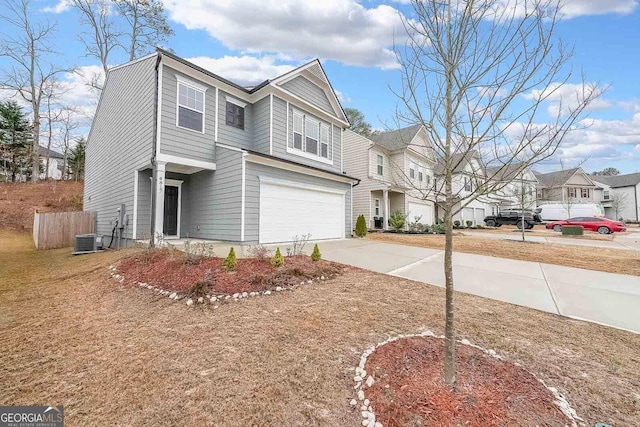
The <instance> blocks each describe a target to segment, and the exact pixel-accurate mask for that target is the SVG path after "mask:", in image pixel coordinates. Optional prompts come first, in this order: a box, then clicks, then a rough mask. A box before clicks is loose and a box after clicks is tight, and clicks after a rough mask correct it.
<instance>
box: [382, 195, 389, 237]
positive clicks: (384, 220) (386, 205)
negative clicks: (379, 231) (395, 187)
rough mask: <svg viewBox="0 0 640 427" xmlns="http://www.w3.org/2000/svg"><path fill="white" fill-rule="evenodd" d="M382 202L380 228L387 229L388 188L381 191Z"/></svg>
mask: <svg viewBox="0 0 640 427" xmlns="http://www.w3.org/2000/svg"><path fill="white" fill-rule="evenodd" d="M382 200H383V201H382V203H383V204H384V219H383V221H382V228H383V229H384V230H388V229H389V190H383V191H382Z"/></svg>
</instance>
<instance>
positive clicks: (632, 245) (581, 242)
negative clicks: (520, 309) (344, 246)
mask: <svg viewBox="0 0 640 427" xmlns="http://www.w3.org/2000/svg"><path fill="white" fill-rule="evenodd" d="M463 234H465V235H466V236H476V237H484V238H486V239H496V240H522V235H521V233H520V232H515V231H514V232H508V231H505V232H504V233H486V232H482V231H463ZM525 238H526V239H527V241H530V242H539V243H554V244H558V245H569V246H588V247H593V248H606V249H626V250H636V251H640V233H629V234H614V237H613V240H589V239H576V238H567V237H558V235H557V234H552V233H549V237H546V236H531V235H528V234H526V233H525Z"/></svg>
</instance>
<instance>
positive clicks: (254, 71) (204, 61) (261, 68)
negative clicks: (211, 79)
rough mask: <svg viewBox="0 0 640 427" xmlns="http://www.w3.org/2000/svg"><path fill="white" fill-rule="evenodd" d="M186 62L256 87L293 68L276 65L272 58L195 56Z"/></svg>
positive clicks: (274, 59)
mask: <svg viewBox="0 0 640 427" xmlns="http://www.w3.org/2000/svg"><path fill="white" fill-rule="evenodd" d="M187 60H188V61H191V62H193V63H194V64H196V65H198V66H200V67H202V68H204V69H205V70H208V71H211V72H212V73H215V74H218V75H220V76H221V77H224V78H226V79H228V80H231V81H232V82H234V83H238V84H240V85H245V86H251V85H256V84H258V83H260V82H262V81H264V80H266V79H270V78H274V77H277V76H279V75H282V74H284V73H286V72H288V71H291V70H292V69H293V68H295V67H294V66H293V65H288V64H281V65H278V64H276V58H275V57H273V56H263V57H261V58H257V57H254V56H248V55H243V56H223V57H222V58H210V57H207V56H197V57H195V58H188V59H187Z"/></svg>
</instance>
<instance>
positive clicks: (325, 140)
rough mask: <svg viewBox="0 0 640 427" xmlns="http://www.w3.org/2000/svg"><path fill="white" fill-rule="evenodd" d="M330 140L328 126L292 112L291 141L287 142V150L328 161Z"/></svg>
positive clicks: (329, 157)
mask: <svg viewBox="0 0 640 427" xmlns="http://www.w3.org/2000/svg"><path fill="white" fill-rule="evenodd" d="M331 140H332V135H331V129H330V127H329V125H328V124H326V123H323V122H321V121H320V120H317V119H315V118H313V117H310V116H307V115H306V114H302V113H300V112H298V111H293V140H289V146H288V148H287V150H288V149H291V148H293V149H295V150H300V151H302V152H304V153H307V154H311V155H314V156H318V157H321V158H322V159H327V160H330V159H331ZM319 160H321V159H319ZM323 161H325V160H323Z"/></svg>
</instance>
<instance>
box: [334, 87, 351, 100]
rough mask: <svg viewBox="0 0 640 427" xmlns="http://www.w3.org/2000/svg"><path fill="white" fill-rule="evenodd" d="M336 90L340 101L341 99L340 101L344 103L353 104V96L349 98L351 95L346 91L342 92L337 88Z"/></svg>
mask: <svg viewBox="0 0 640 427" xmlns="http://www.w3.org/2000/svg"><path fill="white" fill-rule="evenodd" d="M335 92H336V96H337V97H338V101H340V103H342V104H351V98H349V96H347V95H345V94H344V93H342V92H341V91H339V90H337V89H336V90H335Z"/></svg>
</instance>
